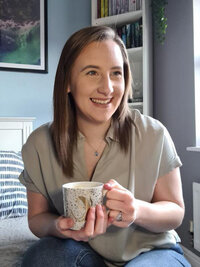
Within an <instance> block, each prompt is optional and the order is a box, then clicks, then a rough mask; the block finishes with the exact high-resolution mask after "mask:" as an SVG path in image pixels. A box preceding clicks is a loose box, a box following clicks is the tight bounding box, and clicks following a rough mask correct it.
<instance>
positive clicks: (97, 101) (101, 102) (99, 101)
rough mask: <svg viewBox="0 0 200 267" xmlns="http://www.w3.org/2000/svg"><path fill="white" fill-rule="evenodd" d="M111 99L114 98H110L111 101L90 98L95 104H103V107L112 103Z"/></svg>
mask: <svg viewBox="0 0 200 267" xmlns="http://www.w3.org/2000/svg"><path fill="white" fill-rule="evenodd" d="M111 99H112V98H109V99H97V98H90V100H91V101H92V102H93V103H96V104H101V105H106V104H109V103H110V102H111Z"/></svg>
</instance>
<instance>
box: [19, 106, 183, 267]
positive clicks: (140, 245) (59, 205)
mask: <svg viewBox="0 0 200 267" xmlns="http://www.w3.org/2000/svg"><path fill="white" fill-rule="evenodd" d="M132 118H133V121H134V124H133V126H132V139H131V144H130V147H129V150H128V152H127V153H126V154H125V153H124V152H122V151H121V150H120V146H119V140H117V139H116V138H115V137H114V133H113V128H112V125H111V127H110V129H109V130H108V133H107V136H106V142H107V145H106V147H105V149H104V151H103V154H102V156H101V158H100V159H99V161H98V163H97V165H96V168H95V171H94V173H93V177H92V180H93V181H99V182H103V183H105V182H107V181H108V180H110V179H115V180H116V181H117V182H118V183H120V184H121V185H122V186H123V187H125V188H128V189H129V190H130V191H131V192H132V193H133V194H134V196H135V198H137V199H140V200H144V201H147V202H151V199H152V196H153V192H154V187H155V184H156V181H157V179H158V178H159V177H161V176H163V175H165V174H167V173H169V172H170V171H172V170H173V169H174V168H176V167H180V166H181V161H180V159H179V157H178V156H177V153H176V150H175V147H174V144H173V141H172V139H171V137H170V135H169V133H168V131H167V130H166V128H165V127H164V126H163V125H162V124H161V123H160V122H159V121H157V120H155V119H153V118H151V117H148V116H144V115H142V114H140V113H139V111H137V110H133V111H132ZM49 126H50V124H45V125H43V126H41V127H40V128H38V129H36V130H35V131H34V132H33V133H32V134H31V135H30V136H29V138H28V140H27V142H26V144H25V145H24V146H23V149H22V156H23V161H24V171H23V172H22V174H21V176H20V181H21V182H22V183H23V184H24V185H25V186H26V187H27V190H30V191H33V192H39V193H41V194H42V195H43V196H44V197H45V198H46V199H47V200H48V201H49V203H50V205H51V207H52V211H53V212H56V213H58V214H60V215H61V214H63V200H62V184H64V183H67V182H71V181H85V180H89V178H88V176H87V170H86V165H85V161H84V136H83V135H82V134H80V133H79V136H78V143H77V148H76V149H75V151H74V155H73V161H74V177H66V176H65V175H64V174H63V172H62V169H61V167H60V165H59V163H58V161H57V159H56V156H55V152H54V148H53V145H52V139H51V135H50V130H49ZM176 242H180V239H179V237H178V235H177V233H176V232H175V231H174V230H172V231H167V232H164V233H152V232H150V231H147V230H146V229H144V228H141V227H138V226H137V225H135V224H132V225H131V226H129V227H128V228H119V227H115V226H110V227H109V228H108V229H107V232H106V233H105V234H103V235H101V236H98V237H96V238H94V239H93V240H91V241H90V242H89V243H90V245H91V246H92V248H93V249H94V250H96V251H97V252H98V253H99V254H100V255H102V256H103V257H104V258H105V261H106V263H107V264H108V265H109V266H118V265H119V266H120V265H123V264H124V262H126V261H129V260H130V259H132V258H134V257H136V256H137V255H138V254H139V253H141V252H145V251H149V250H151V249H153V248H155V247H162V248H167V247H170V246H172V245H173V244H175V243H176Z"/></svg>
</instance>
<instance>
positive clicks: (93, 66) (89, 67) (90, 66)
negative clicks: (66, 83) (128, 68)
mask: <svg viewBox="0 0 200 267" xmlns="http://www.w3.org/2000/svg"><path fill="white" fill-rule="evenodd" d="M86 69H100V68H99V67H98V66H96V65H87V66H85V67H83V68H82V69H81V72H82V71H84V70H86ZM114 69H120V70H122V69H123V68H122V67H121V66H113V67H112V68H111V70H114Z"/></svg>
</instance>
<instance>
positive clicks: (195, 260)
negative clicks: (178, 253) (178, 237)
mask: <svg viewBox="0 0 200 267" xmlns="http://www.w3.org/2000/svg"><path fill="white" fill-rule="evenodd" d="M181 247H182V249H183V252H184V255H185V257H186V259H187V260H188V261H189V262H190V264H191V266H192V267H199V266H200V257H199V256H197V255H196V254H194V253H193V252H192V251H191V250H189V249H187V248H186V247H184V246H182V245H181Z"/></svg>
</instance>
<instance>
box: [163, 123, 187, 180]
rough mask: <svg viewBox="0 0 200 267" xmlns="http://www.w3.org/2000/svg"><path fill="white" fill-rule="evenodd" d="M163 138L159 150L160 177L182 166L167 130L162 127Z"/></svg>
mask: <svg viewBox="0 0 200 267" xmlns="http://www.w3.org/2000/svg"><path fill="white" fill-rule="evenodd" d="M162 128H163V136H162V142H161V150H160V164H159V175H158V177H161V176H163V175H165V174H167V173H169V172H170V171H172V170H173V169H175V168H177V167H180V166H182V163H181V160H180V158H179V156H178V154H177V152H176V148H175V145H174V142H173V141H172V138H171V136H170V134H169V132H168V130H167V129H166V128H165V127H164V126H163V125H162Z"/></svg>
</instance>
